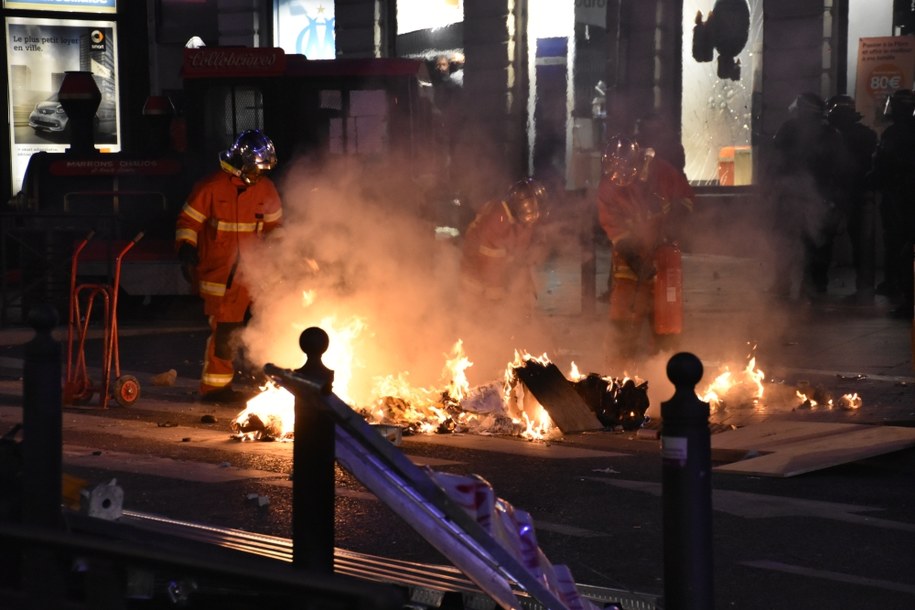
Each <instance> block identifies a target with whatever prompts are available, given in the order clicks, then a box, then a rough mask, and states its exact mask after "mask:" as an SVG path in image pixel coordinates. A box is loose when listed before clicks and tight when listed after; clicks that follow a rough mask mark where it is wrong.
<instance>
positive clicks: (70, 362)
mask: <svg viewBox="0 0 915 610" xmlns="http://www.w3.org/2000/svg"><path fill="white" fill-rule="evenodd" d="M94 236H95V231H90V232H89V234H88V235H87V236H86V237H84V238H83V240H82V241H81V242H79V244H77V246H76V248H75V249H74V252H73V259H72V261H71V267H70V314H69V324H68V328H67V379H66V382H65V383H64V395H63V404H64V405H72V406H82V405H87V404H89V401H91V400H92V397H93V396H94V395H95V393H96V392H98V394H99V406H100V408H102V409H107V408H108V401H109V399H110V398H112V397H113V398H114V400H115V402H117V403H118V404H119V405H121V406H122V407H128V406H130V405H132V404H133V403H135V402H136V401H137V399H138V398H140V382H139V381H138V380H137V378H136V377H134V376H133V375H123V376H122V375H121V365H120V358H119V354H118V315H117V309H118V287H119V285H120V282H121V261H122V260H123V258H124V255H125V254H127V252H128V251H129V250H130V249H131V248H133V247H134V246H135V245H136V244H137V242H138V241H140V240H141V239H142V238H143V233H142V232H140V233H138V234H137V236H136V237H134V238H133V239H132V240H131V241H129V242H127V244H126V245H125V246H124V247H123V248H122V249H121V251H120V252H119V253H118V255H117V257H115V259H114V280H113V282H112V283H111V284H99V283H94V284H93V283H89V284H77V283H76V275H77V267H78V265H79V255H80V252H82V251H83V248H85V247H86V244H88V243H89V240H91V239H92V238H93V237H94ZM96 299H100V300H101V304H102V307H103V308H104V311H103V315H104V330H103V333H102V372H101V381H100V382H99V383H98V384H95V383H93V382H92V380H91V379H90V378H89V369H88V367H87V362H86V339H87V338H88V335H89V322H90V320H91V319H92V310H93V307H94V305H95V301H96ZM83 308H85V310H84V309H83ZM112 369H113V370H114V382H113V383H112V381H111V373H112Z"/></svg>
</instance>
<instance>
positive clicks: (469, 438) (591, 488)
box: [0, 380, 915, 609]
mask: <svg viewBox="0 0 915 610" xmlns="http://www.w3.org/2000/svg"><path fill="white" fill-rule="evenodd" d="M20 385H21V383H20V382H19V381H18V380H8V381H4V382H3V383H2V384H0V391H2V399H3V400H2V404H3V406H2V407H0V427H2V428H4V429H6V428H8V427H10V426H11V424H12V423H13V422H15V421H17V420H18V418H19V417H20V413H21V411H20V409H19V408H18V406H17V404H16V403H17V402H18V401H19V399H18V394H19V387H20ZM155 390H156V389H155V388H153V389H150V390H148V392H147V396H146V397H144V399H143V400H142V401H141V402H140V403H137V404H135V405H134V406H132V407H130V408H121V407H113V408H110V409H108V410H104V411H102V410H97V409H95V410H93V409H79V410H77V409H72V408H67V409H65V413H64V418H63V426H64V443H65V444H64V464H65V471H66V472H68V473H70V474H73V475H75V476H79V477H82V478H84V479H86V480H87V481H89V482H92V483H102V482H108V481H110V480H111V479H113V478H114V479H116V481H117V484H118V485H119V486H121V487H122V488H123V489H124V491H125V500H124V507H125V508H126V509H129V510H132V511H139V512H144V513H153V514H157V515H162V516H166V517H169V518H173V519H179V520H190V521H194V522H199V523H203V524H209V525H217V526H224V527H231V528H240V529H243V530H247V531H251V532H259V533H265V534H271V535H275V536H280V537H289V536H290V535H291V515H292V507H291V491H292V489H291V482H290V473H291V471H292V447H293V444H292V443H286V442H240V441H238V440H235V439H234V438H232V435H231V429H230V425H229V424H230V422H231V419H232V418H233V417H234V416H235V415H236V414H237V409H236V408H234V407H219V406H209V405H207V406H203V405H200V404H195V403H192V402H188V401H187V400H186V399H185V398H183V397H182V394H186V393H187V392H188V391H190V390H189V389H188V386H187V385H185V387H183V388H182V387H173V388H167V389H163V390H162V394H164V395H163V396H159V397H157V396H156V395H155V394H156V391H155ZM205 415H209V416H211V417H212V419H215V422H214V423H208V424H205V423H202V418H203V416H205ZM402 450H403V451H404V453H405V454H406V455H407V456H409V457H410V458H411V459H412V460H413V461H414V462H415V463H417V464H420V465H427V466H429V467H431V468H433V469H435V470H437V471H445V472H452V473H460V474H478V475H480V476H482V477H483V478H485V479H486V480H487V481H489V482H490V483H491V485H492V487H493V489H494V491H495V493H496V494H497V495H498V496H499V497H501V498H503V499H505V500H507V501H508V502H510V503H511V504H512V505H513V506H515V507H518V508H522V509H524V510H526V511H528V512H529V513H530V514H531V515H532V516H533V519H534V524H535V528H536V533H537V539H538V542H539V543H540V546H541V548H542V550H543V551H544V553H545V554H546V555H547V557H548V558H549V559H550V560H551V561H552V562H553V563H554V564H558V563H562V564H567V565H568V566H569V567H570V569H571V570H572V573H573V575H574V576H575V578H576V580H577V582H579V583H584V584H588V585H593V586H599V587H611V588H614V589H625V590H629V591H634V592H638V593H640V594H645V595H646V596H648V597H651V596H657V597H660V596H661V595H662V594H663V576H664V575H663V515H662V510H661V493H662V491H663V489H662V485H661V463H660V456H659V446H658V441H657V440H652V439H647V440H646V439H640V438H637V436H636V435H635V434H634V433H627V432H593V433H584V434H577V435H570V436H568V437H567V438H566V439H565V440H562V441H559V442H550V443H542V442H530V441H524V440H521V439H518V438H500V437H487V436H480V435H464V434H458V435H455V434H446V435H432V436H410V437H406V438H405V439H404V442H403V445H402ZM913 481H915V450H913V449H908V450H904V451H898V452H894V453H891V454H888V455H883V456H880V457H875V458H871V459H867V460H862V461H858V462H854V463H851V464H847V465H843V466H838V467H833V468H829V469H825V470H821V471H817V472H812V473H808V474H805V475H802V476H798V477H792V478H788V479H779V478H770V477H756V476H735V475H726V474H718V473H715V474H713V477H712V487H713V507H714V515H713V541H714V542H713V547H714V549H713V561H714V595H715V602H716V603H715V607H717V608H729V607H733V608H742V609H755V608H759V609H762V608H766V609H769V608H773V607H779V608H812V607H813V608H839V607H846V606H849V605H851V606H859V607H874V608H899V609H903V608H911V607H913V604H915V586H913V585H912V581H911V574H912V570H913V568H915V554H913V552H912V548H915V547H913V538H915V517H913V511H912V508H913V506H915V486H913V485H912V483H913ZM336 486H337V491H336V501H335V511H336V524H335V543H336V545H337V546H338V547H341V548H345V549H349V550H353V551H358V552H364V553H370V554H375V555H381V556H386V557H394V558H397V559H404V560H410V561H419V562H427V563H447V561H446V560H445V559H444V558H443V557H442V556H441V555H440V554H439V553H438V552H437V551H436V550H435V549H434V548H433V547H432V546H431V545H430V544H428V543H427V542H426V541H424V540H423V539H421V538H420V537H419V536H418V535H417V534H416V533H415V532H414V531H413V530H412V529H411V527H410V525H409V524H408V522H407V521H405V520H404V519H402V518H401V517H400V516H398V515H397V514H396V513H395V512H394V511H392V510H391V509H390V508H388V507H387V506H385V505H384V504H382V503H381V502H379V501H378V500H377V499H376V498H375V497H374V496H373V495H372V494H371V493H369V492H368V491H367V490H366V489H365V487H363V486H362V485H361V484H360V483H359V482H358V481H356V480H355V479H354V478H353V477H352V476H351V475H349V474H348V473H346V472H344V471H342V470H341V469H339V468H338V472H337V477H336Z"/></svg>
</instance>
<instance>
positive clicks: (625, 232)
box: [597, 136, 694, 372]
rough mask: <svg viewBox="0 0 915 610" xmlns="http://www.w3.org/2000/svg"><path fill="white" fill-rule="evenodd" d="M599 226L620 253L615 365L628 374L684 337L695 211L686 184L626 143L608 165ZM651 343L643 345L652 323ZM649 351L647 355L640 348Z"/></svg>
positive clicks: (607, 154)
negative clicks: (684, 250)
mask: <svg viewBox="0 0 915 610" xmlns="http://www.w3.org/2000/svg"><path fill="white" fill-rule="evenodd" d="M601 170H602V174H603V175H602V177H601V181H600V184H599V186H598V191H597V211H598V220H599V222H600V225H601V227H602V228H603V230H604V232H605V233H606V234H607V238H608V239H609V240H610V242H611V244H612V247H613V256H612V263H611V271H610V278H609V284H610V334H609V336H608V354H607V355H608V359H609V362H608V364H609V365H610V366H612V367H620V368H621V369H622V370H621V372H623V371H624V370H625V369H626V368H627V367H630V366H632V365H633V364H634V363H635V359H636V358H637V357H638V356H639V355H641V354H640V352H645V353H648V354H650V353H655V352H657V351H659V350H662V349H665V350H667V349H673V348H674V347H675V344H676V339H677V338H678V336H679V334H680V333H681V331H682V322H683V305H682V297H683V295H682V272H681V268H682V267H681V260H680V249H679V247H678V245H677V241H676V237H677V235H676V231H677V229H678V228H679V225H680V224H681V221H682V219H683V215H684V214H685V213H688V212H689V211H691V210H692V205H693V204H692V202H693V197H694V195H693V191H692V188H691V187H690V186H689V183H688V182H687V180H686V178H685V176H684V175H683V173H682V172H680V171H678V170H677V169H676V168H675V167H674V166H672V165H671V164H670V163H668V162H667V161H665V160H664V159H661V158H660V157H655V155H654V150H653V149H651V148H641V147H640V146H639V145H638V144H637V143H636V142H634V141H633V140H630V139H628V138H625V137H622V136H614V137H612V138H610V140H609V142H608V143H607V146H606V148H605V150H604V154H603V157H602V158H601ZM647 321H650V323H651V325H650V331H651V334H650V337H649V338H648V340H647V341H646V340H643V339H642V331H643V327H644V326H645V322H647ZM642 345H644V346H646V348H647V349H646V350H640V349H639V347H640V346H642Z"/></svg>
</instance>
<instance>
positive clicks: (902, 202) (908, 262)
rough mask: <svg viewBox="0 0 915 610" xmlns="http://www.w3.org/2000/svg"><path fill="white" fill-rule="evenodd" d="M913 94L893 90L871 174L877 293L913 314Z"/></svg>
mask: <svg viewBox="0 0 915 610" xmlns="http://www.w3.org/2000/svg"><path fill="white" fill-rule="evenodd" d="M913 113H915V93H913V92H912V91H910V90H908V89H900V90H898V91H894V92H893V93H892V95H890V97H889V98H887V103H886V107H885V109H884V113H883V114H884V116H885V117H888V118H889V119H890V120H892V124H891V125H890V126H888V127H887V128H886V129H885V130H884V131H883V134H882V135H881V136H880V141H879V143H878V144H877V152H876V154H875V156H874V178H875V181H876V184H877V188H878V189H879V192H880V216H881V220H882V226H883V244H884V261H883V273H884V280H883V282H881V283H880V284H878V285H877V293H878V294H884V295H887V296H889V297H890V298H893V299H901V304H900V305H899V307H898V308H897V309H896V310H895V311H894V313H895V314H897V315H899V316H901V317H908V318H911V317H912V310H913V305H912V300H913V295H912V292H913V288H912V248H913V246H912V242H913V234H915V203H913V198H915V116H913Z"/></svg>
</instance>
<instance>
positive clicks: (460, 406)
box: [232, 341, 649, 440]
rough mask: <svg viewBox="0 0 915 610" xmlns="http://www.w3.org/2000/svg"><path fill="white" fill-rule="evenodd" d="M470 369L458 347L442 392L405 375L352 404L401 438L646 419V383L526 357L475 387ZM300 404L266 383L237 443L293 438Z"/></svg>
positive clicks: (633, 425) (523, 432) (620, 426)
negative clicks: (566, 368) (499, 376)
mask: <svg viewBox="0 0 915 610" xmlns="http://www.w3.org/2000/svg"><path fill="white" fill-rule="evenodd" d="M471 366H473V363H472V362H471V361H470V360H469V359H468V358H467V357H466V355H464V353H463V347H462V343H461V341H458V342H457V343H456V344H455V346H454V348H453V349H452V357H451V358H449V359H448V361H447V364H446V367H445V373H446V377H447V378H448V379H449V382H448V383H447V387H445V388H444V389H441V388H439V389H429V388H416V387H414V386H412V385H411V384H410V383H409V382H408V381H407V378H406V375H405V374H401V375H398V376H389V377H387V378H385V379H383V380H380V381H379V383H377V384H376V389H375V395H376V396H377V398H376V399H374V401H373V403H372V404H371V405H368V406H355V410H356V411H357V412H359V413H360V414H361V415H362V416H363V417H365V419H366V420H367V421H368V422H369V423H372V424H381V425H385V426H398V427H399V428H401V430H402V435H403V436H409V435H415V434H449V433H454V432H463V433H470V434H490V435H492V434H499V435H508V436H520V437H523V438H527V439H529V440H550V439H554V438H557V437H559V436H561V435H562V434H570V433H576V432H581V431H585V430H600V429H607V430H635V429H637V428H639V427H640V426H642V425H643V423H644V422H645V421H646V419H647V418H646V416H645V412H646V410H647V409H648V406H649V399H648V383H647V382H646V381H642V380H637V379H629V378H624V379H619V378H614V377H608V376H607V377H605V376H600V375H598V374H597V373H591V374H588V375H584V376H582V375H580V374H578V372H577V367H575V366H574V363H573V370H572V373H571V374H570V376H571V377H572V379H571V380H570V379H569V378H567V377H566V376H565V375H563V374H562V373H561V372H560V371H559V369H558V368H557V367H556V365H555V364H553V363H551V362H550V361H549V358H548V357H547V356H546V354H544V355H543V356H540V357H539V358H535V357H533V356H531V355H529V354H523V353H521V352H517V351H516V353H515V360H514V361H513V362H511V363H509V364H508V365H507V367H506V369H505V375H504V379H502V380H496V381H491V382H489V383H487V384H484V385H480V386H476V387H471V386H470V383H469V382H468V380H467V376H466V369H468V368H470V367H471ZM294 407H295V399H294V397H293V396H292V394H290V393H289V392H288V391H286V390H285V389H283V388H280V387H279V386H276V385H273V384H272V383H271V384H268V385H267V386H266V387H264V388H263V392H262V393H261V394H259V395H257V396H255V397H254V398H253V399H251V400H250V401H249V402H248V404H247V407H246V408H245V409H244V410H243V411H242V412H240V413H239V414H238V415H237V416H236V417H235V419H234V420H233V421H232V431H233V433H234V435H235V437H236V438H238V439H239V440H291V438H292V434H293V429H294V418H295V408H294Z"/></svg>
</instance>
